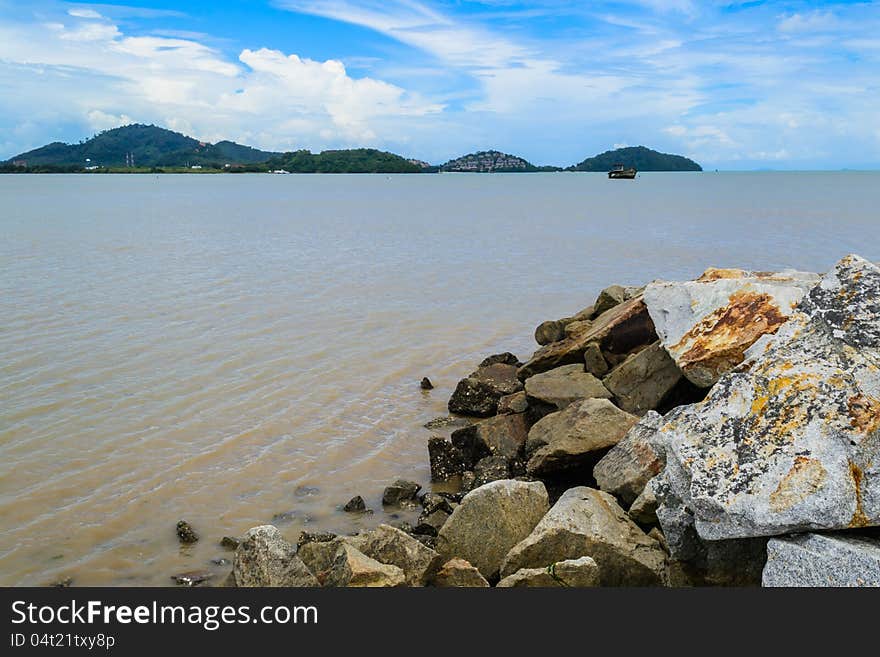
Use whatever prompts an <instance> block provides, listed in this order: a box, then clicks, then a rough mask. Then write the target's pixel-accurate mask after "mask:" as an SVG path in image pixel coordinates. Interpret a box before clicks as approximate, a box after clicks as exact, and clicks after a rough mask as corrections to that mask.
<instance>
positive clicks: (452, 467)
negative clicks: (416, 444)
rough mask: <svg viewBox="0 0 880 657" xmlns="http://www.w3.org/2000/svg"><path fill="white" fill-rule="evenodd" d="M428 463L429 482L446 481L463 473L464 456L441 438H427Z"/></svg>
mask: <svg viewBox="0 0 880 657" xmlns="http://www.w3.org/2000/svg"><path fill="white" fill-rule="evenodd" d="M428 462H429V463H430V467H431V481H446V480H447V479H450V478H451V477H455V476H457V475H460V474H461V473H462V472H464V471H465V462H464V455H463V454H462V453H461V450H459V449H458V448H457V447H456V446H455V445H453V444H452V443H451V442H450V441H448V440H446V439H445V438H443V437H442V436H431V437H430V438H428Z"/></svg>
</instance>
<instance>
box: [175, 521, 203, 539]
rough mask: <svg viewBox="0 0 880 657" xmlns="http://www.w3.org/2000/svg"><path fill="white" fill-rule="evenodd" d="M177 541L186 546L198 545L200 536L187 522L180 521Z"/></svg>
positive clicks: (177, 529)
mask: <svg viewBox="0 0 880 657" xmlns="http://www.w3.org/2000/svg"><path fill="white" fill-rule="evenodd" d="M176 531H177V539H178V540H179V541H180V542H181V543H184V544H190V543H196V542H197V541H198V540H199V535H198V534H197V533H196V530H195V529H193V528H192V525H190V524H189V523H188V522H187V521H186V520H180V521H178V523H177V528H176Z"/></svg>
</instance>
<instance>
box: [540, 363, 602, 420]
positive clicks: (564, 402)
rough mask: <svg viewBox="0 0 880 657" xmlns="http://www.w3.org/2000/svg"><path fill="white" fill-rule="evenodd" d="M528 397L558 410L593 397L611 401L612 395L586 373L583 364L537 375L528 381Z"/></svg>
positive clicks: (565, 366)
mask: <svg viewBox="0 0 880 657" xmlns="http://www.w3.org/2000/svg"><path fill="white" fill-rule="evenodd" d="M525 386H526V391H525V392H526V395H527V396H528V397H529V398H532V399H537V400H539V401H542V402H545V403H547V404H552V405H554V406H556V408H558V409H563V408H565V407H566V406H568V405H569V404H571V403H572V402H575V401H577V400H579V399H590V398H593V397H597V398H602V399H610V398H611V396H612V395H611V393H610V392H609V391H608V389H607V388H606V387H605V386H604V385H602V382H601V381H600V380H599V379H597V378H596V377H595V376H593V375H592V374H590V373H588V372H585V371H584V366H583V365H582V364H576V365H564V366H562V367H557V368H555V369H552V370H549V371H547V372H544V373H542V374H536V375H534V376H533V377H531V378H529V379H527V380H526V384H525Z"/></svg>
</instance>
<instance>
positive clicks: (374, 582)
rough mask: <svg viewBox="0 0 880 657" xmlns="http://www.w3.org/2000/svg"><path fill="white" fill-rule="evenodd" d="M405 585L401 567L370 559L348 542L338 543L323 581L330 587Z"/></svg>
mask: <svg viewBox="0 0 880 657" xmlns="http://www.w3.org/2000/svg"><path fill="white" fill-rule="evenodd" d="M405 585H406V576H405V575H404V572H403V570H402V569H401V568H399V567H397V566H393V565H389V564H384V563H380V562H378V561H376V560H375V559H371V558H370V557H368V556H367V555H365V554H364V553H363V552H361V551H360V550H358V549H356V548H354V547H352V546H351V545H349V544H348V543H342V544H340V546H339V549H338V550H337V552H336V556H335V558H334V559H333V563H332V564H331V566H330V568H329V570H328V571H327V577H326V579H325V581H324V586H332V587H372V588H376V587H395V586H405Z"/></svg>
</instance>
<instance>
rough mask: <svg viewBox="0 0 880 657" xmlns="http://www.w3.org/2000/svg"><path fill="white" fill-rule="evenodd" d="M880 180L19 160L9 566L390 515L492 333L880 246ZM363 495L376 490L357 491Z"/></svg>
mask: <svg viewBox="0 0 880 657" xmlns="http://www.w3.org/2000/svg"><path fill="white" fill-rule="evenodd" d="M878 190H880V174H876V173H862V174H860V173H826V174H812V173H806V174H781V173H779V174H653V175H651V174H648V175H643V176H641V177H640V178H639V179H638V180H636V181H634V182H630V181H608V180H607V179H606V178H605V177H603V176H600V175H589V174H583V175H581V174H546V175H544V174H534V175H519V176H517V175H493V176H467V175H435V176H323V177H322V176H268V175H241V176H231V175H227V176H145V175H144V176H54V175H52V176H50V175H45V176H11V175H9V176H0V585H39V584H44V583H48V582H52V581H54V580H57V579H60V578H64V577H72V578H73V580H74V584H81V585H87V584H91V585H103V584H136V585H166V584H170V583H171V580H170V579H169V577H170V575H172V574H174V573H177V572H181V571H185V570H194V569H203V568H208V569H213V570H215V572H217V573H218V579H219V578H220V577H221V576H222V575H225V573H226V572H228V569H229V567H228V566H216V565H212V564H211V560H212V559H216V558H222V557H227V558H228V557H229V556H230V555H229V554H228V553H224V552H223V551H222V549H220V548H219V546H218V545H217V541H218V540H219V539H220V538H221V537H222V536H223V535H226V534H228V535H238V534H240V533H241V532H243V531H244V530H246V529H247V528H249V527H251V526H253V525H256V524H264V523H267V522H274V523H275V524H277V525H278V526H279V527H280V528H281V529H282V531H284V532H285V534H286V535H287V536H288V537H289V538H291V539H295V538H296V536H297V535H298V533H299V531H301V530H302V529H314V530H318V529H329V530H336V531H353V530H356V529H357V528H358V523H361V524H362V525H363V526H368V525H372V524H376V523H378V522H379V521H380V520H383V519H386V516H385V515H384V514H383V513H382V512H381V505H380V503H379V500H380V497H381V491H382V488H383V487H384V486H385V485H386V484H387V483H389V482H390V481H391V480H393V479H394V478H396V477H398V476H406V477H409V478H414V479H417V480H419V481H421V482H422V483H424V484H427V479H428V468H427V454H426V449H425V442H426V440H427V438H428V436H429V435H430V432H429V431H427V430H426V429H424V428H422V426H421V425H422V424H423V423H424V422H426V421H427V420H429V419H431V418H433V417H435V416H438V415H443V414H445V405H446V400H447V399H448V396H449V394H450V392H451V390H452V388H453V387H454V385H455V382H456V381H457V379H458V378H460V377H461V376H463V375H465V374H466V373H467V372H468V371H470V369H472V367H473V366H474V365H475V364H476V362H477V361H478V360H479V359H480V358H482V356H484V355H486V354H488V353H492V352H495V351H501V350H510V351H514V352H515V353H517V354H519V355H520V356H521V357H524V356H527V355H528V353H530V351H531V350H532V349H533V348H534V345H533V344H532V342H531V338H530V336H531V332H532V330H533V327H534V326H535V325H536V324H537V323H539V322H540V321H542V320H544V319H547V318H555V317H558V316H562V315H566V314H570V313H571V312H573V311H576V310H579V309H580V308H582V307H583V306H586V305H588V304H589V303H590V302H591V301H592V299H593V298H594V297H595V295H596V293H597V292H598V290H599V289H600V288H601V287H603V286H604V285H607V284H609V283H612V282H619V283H643V282H645V281H647V280H648V279H651V278H654V277H667V278H672V277H684V276H694V275H697V274H699V273H700V272H701V271H702V270H703V269H704V268H705V267H706V266H709V265H714V266H744V267H754V268H760V269H774V268H782V267H795V268H798V269H804V270H810V269H812V270H823V269H825V268H827V267H828V266H830V265H831V264H832V263H833V262H834V261H835V260H837V259H838V258H839V257H840V256H841V255H843V254H844V253H847V252H858V253H861V255H864V256H865V257H869V258H873V259H875V260H878V259H880V253H878V251H877V249H878V248H880V247H878V244H880V240H878V239H877V238H878V237H880V228H878V224H877V221H876V207H877V206H878V201H880V191H878ZM423 376H429V377H430V378H431V379H432V380H433V381H434V383H435V384H436V385H437V388H436V389H435V390H433V391H431V392H423V391H421V390H420V389H419V386H418V383H419V380H420V379H421V378H422V377H423ZM358 493H359V494H362V495H363V496H364V497H365V498H366V500H367V503H368V505H369V506H370V507H372V508H373V509H375V510H376V513H375V514H374V515H372V516H366V517H364V518H362V519H360V520H353V519H352V518H351V517H349V516H348V515H347V514H342V513H340V512H338V511H337V506H338V505H340V504H342V503H344V502H345V501H346V500H348V499H349V498H350V497H351V496H353V495H355V494H358ZM180 518H185V519H187V520H188V521H189V522H191V523H192V524H193V525H194V526H195V527H196V529H197V530H198V531H199V532H200V533H201V534H202V540H201V541H200V542H199V543H198V544H196V545H195V546H192V547H187V548H181V547H180V546H179V545H178V543H177V540H176V537H175V534H174V525H175V523H176V521H177V520H178V519H180Z"/></svg>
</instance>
